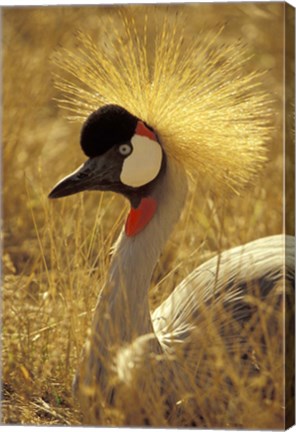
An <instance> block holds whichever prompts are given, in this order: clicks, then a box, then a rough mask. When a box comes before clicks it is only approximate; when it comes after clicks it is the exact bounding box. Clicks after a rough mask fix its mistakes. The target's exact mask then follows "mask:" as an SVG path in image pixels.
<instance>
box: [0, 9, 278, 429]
mask: <svg viewBox="0 0 296 432" xmlns="http://www.w3.org/2000/svg"><path fill="white" fill-rule="evenodd" d="M142 7H143V6H142ZM179 7H182V8H184V12H185V15H186V25H187V27H188V28H187V35H188V37H189V39H188V40H189V43H190V37H194V34H195V32H196V31H198V29H199V28H201V27H203V26H204V25H205V24H206V25H207V26H212V25H213V26H214V25H216V24H217V23H221V22H227V23H228V25H227V27H226V31H225V33H224V36H223V37H224V38H225V41H226V40H228V41H229V40H232V39H237V38H242V39H244V40H245V41H246V43H247V45H248V48H249V49H250V51H251V52H252V54H253V60H252V63H251V65H252V64H253V65H254V67H256V69H258V68H259V69H264V70H268V72H267V73H266V75H265V82H264V85H265V88H266V91H267V92H269V93H270V94H271V95H272V98H273V99H274V109H275V112H276V116H275V120H274V123H275V125H274V126H275V128H274V133H273V134H272V136H271V139H270V143H269V148H268V158H269V162H268V163H267V164H266V167H265V168H264V172H263V173H262V175H261V176H259V177H258V179H257V180H256V183H255V184H252V185H250V186H249V189H248V190H247V191H245V192H244V194H242V196H240V197H235V198H233V199H232V200H231V201H230V202H228V203H227V204H225V203H224V201H223V200H222V199H219V197H215V199H214V198H213V196H212V195H210V193H209V192H207V188H206V185H199V189H198V190H194V191H193V193H192V194H191V198H190V200H189V201H188V208H187V211H186V212H184V214H183V216H182V219H181V221H180V224H179V225H178V226H177V227H176V229H175V231H174V233H173V235H172V237H171V239H170V241H169V243H168V245H167V246H166V248H165V250H164V252H163V255H162V257H161V260H160V262H159V263H158V265H157V268H156V271H155V273H154V276H153V281H152V286H151V292H150V300H151V308H152V309H153V308H154V307H155V306H156V305H158V304H159V303H160V302H161V301H162V299H164V298H165V297H166V296H167V294H168V293H169V292H171V290H172V289H173V287H174V286H176V285H177V283H178V282H179V281H180V280H182V279H183V277H184V276H185V275H186V274H188V272H189V271H190V270H192V269H193V268H195V267H196V266H197V265H199V264H200V263H202V262H203V261H204V260H205V259H206V258H208V257H210V256H212V255H213V253H215V252H216V251H219V250H223V249H226V248H228V247H231V246H235V245H239V244H242V243H245V242H247V241H249V240H252V239H255V238H259V237H263V236H266V235H271V234H275V233H280V232H282V225H283V202H282V186H283V185H282V175H283V172H282V166H283V150H282V139H283V137H282V129H283V117H282V115H283V113H282V106H283V76H282V72H283V63H282V61H283V14H284V5H283V4H252V3H249V4H240V3H237V4H200V5H198V4H197V5H190V6H189V5H188V6H186V7H185V6H171V7H170V13H174V11H175V10H176V9H178V8H179ZM138 8H141V6H138ZM160 9H161V7H160ZM135 10H136V7H135ZM112 11H113V9H112V8H111V7H80V8H75V7H58V8H56V7H46V8H44V7H43V8H40V7H39V8H31V7H30V8H14V9H4V10H3V32H4V33H3V74H4V83H3V115H4V116H3V120H4V121H3V125H4V129H3V168H4V171H3V172H4V174H3V177H4V181H3V202H4V211H3V215H4V223H3V236H4V254H3V272H4V278H3V279H4V289H3V304H4V307H3V326H2V338H3V342H2V343H3V349H2V356H3V404H2V409H3V413H2V415H3V419H2V420H3V422H5V423H22V424H51V425H54V424H56V425H57V424H65V425H77V424H81V421H82V420H81V419H82V417H81V413H80V412H79V407H78V406H77V405H76V403H75V401H73V398H72V395H71V382H72V377H73V375H74V372H75V370H76V367H77V363H78V360H79V356H80V352H81V349H82V347H83V343H84V340H85V339H86V335H87V330H88V328H89V326H90V323H91V318H92V311H93V308H94V306H95V303H96V298H97V295H98V292H99V289H100V286H101V285H102V281H103V280H104V277H105V274H106V270H107V268H108V263H109V251H110V248H111V245H112V244H113V242H114V240H115V239H116V236H117V234H118V232H119V228H120V226H121V224H122V222H123V220H124V215H125V212H126V208H127V207H126V204H125V201H124V200H123V199H122V198H121V197H118V196H114V195H113V194H104V195H102V194H100V193H85V194H84V195H83V196H82V195H77V196H74V197H69V198H67V199H66V200H64V201H62V202H54V203H50V202H48V199H47V194H48V192H49V190H50V189H51V187H52V186H53V184H54V183H55V182H56V181H57V180H58V179H59V178H61V177H62V176H63V175H65V174H67V173H68V172H70V171H71V170H73V169H74V168H76V167H77V166H78V165H79V164H80V163H81V162H82V161H83V160H84V157H83V155H82V153H81V151H80V148H79V145H78V141H79V129H80V124H79V123H77V124H76V123H69V122H68V121H67V120H66V118H65V117H66V115H67V113H65V112H64V111H62V110H60V109H59V108H58V104H57V102H56V100H55V99H57V98H60V97H61V94H60V93H59V91H58V90H56V89H55V87H54V85H53V82H52V73H53V71H54V66H53V63H52V61H51V57H52V55H53V53H54V52H55V51H56V50H58V49H59V48H60V46H65V47H67V48H69V49H72V50H75V44H76V39H75V33H76V31H77V30H80V31H82V32H85V33H87V32H89V33H91V34H92V36H93V37H98V38H99V37H100V22H101V20H104V19H105V17H106V16H108V15H109V14H112ZM138 11H139V13H140V12H141V10H140V9H138ZM274 318H275V320H279V322H280V320H281V316H278V317H274ZM279 327H280V326H279ZM281 336H282V329H280V328H279V329H278V333H277V334H276V335H275V336H274V339H273V340H272V341H271V342H272V344H276V343H277V341H278V340H279V339H278V338H279V337H281ZM205 342H206V335H205ZM212 355H213V356H214V357H215V352H213V353H212ZM221 358H222V359H224V361H225V358H224V357H223V356H222V357H221ZM281 362H282V352H281V350H280V349H279V351H278V356H277V358H275V359H270V361H269V363H266V365H265V369H264V373H262V374H260V377H259V378H258V379H257V381H256V380H255V381H254V380H253V381H252V382H250V386H253V389H254V395H255V396H254V399H253V400H252V399H250V398H243V399H242V400H243V405H242V406H241V410H240V412H241V417H240V418H238V417H237V412H238V409H237V408H238V407H234V408H235V409H233V412H235V413H236V414H235V416H234V415H232V412H231V410H230V411H229V410H228V412H227V414H225V412H224V411H223V407H222V406H221V405H220V406H219V405H217V406H216V409H215V405H212V404H209V405H206V404H205V402H203V403H204V405H202V404H201V405H200V406H201V409H202V407H203V408H204V410H203V412H202V414H201V415H200V417H199V421H200V423H199V425H200V426H205V427H219V426H220V427H222V426H223V424H225V427H228V426H229V427H239V426H241V425H244V426H245V427H256V428H259V427H260V426H261V427H272V428H280V427H282V426H283V415H284V413H283V406H282V404H283V393H282V392H283V387H282V381H281V379H282V363H281ZM221 367H223V368H225V369H226V370H227V364H225V363H223V365H222V366H221ZM246 383H247V381H246V379H244V377H242V380H241V382H237V389H239V391H243V388H244V385H246ZM275 388H276V390H274V389H275ZM215 391H216V392H217V393H215ZM219 391H220V390H219V387H217V388H215V387H212V388H211V389H210V390H209V394H208V395H207V397H208V399H212V400H213V401H215V400H216V399H217V398H218V396H219ZM135 394H136V393H135ZM246 394H247V393H246ZM262 394H264V395H265V396H262ZM274 394H276V397H275V396H274ZM256 395H257V396H256ZM230 396H231V395H229V397H230ZM142 397H143V398H144V397H145V395H142ZM143 403H144V402H143ZM233 404H234V405H235V398H234V399H233ZM256 404H257V405H256ZM190 409H191V408H190V403H189V402H188V403H187V405H186V407H185V409H184V408H183V407H182V406H181V407H179V409H178V410H176V412H174V413H173V415H172V417H171V421H170V422H169V423H165V421H164V419H163V417H161V414H160V413H157V412H156V411H155V412H154V416H155V417H153V414H151V418H150V424H154V425H157V424H158V425H165V424H166V425H186V426H188V425H190V424H188V421H189V420H188V419H190V416H187V415H185V414H186V413H187V414H188V412H190ZM184 413H185V414H184ZM250 413H252V414H250ZM157 414H159V415H158V417H157ZM193 417H194V416H193ZM106 418H107V420H106V421H108V424H122V423H124V422H125V421H126V419H125V417H124V407H123V408H122V412H120V411H116V412H112V411H111V412H110V413H109V412H108V415H107V416H106ZM201 418H202V420H201ZM156 419H158V420H156ZM162 420H163V423H162ZM139 421H140V420H139ZM129 422H130V423H131V424H135V423H137V419H129Z"/></svg>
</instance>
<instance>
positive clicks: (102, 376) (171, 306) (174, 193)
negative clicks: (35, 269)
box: [49, 8, 294, 427]
mask: <svg viewBox="0 0 296 432" xmlns="http://www.w3.org/2000/svg"><path fill="white" fill-rule="evenodd" d="M156 10H157V8H150V9H149V10H148V9H147V8H146V9H145V11H146V13H145V14H143V16H142V21H141V22H142V25H139V24H138V23H137V20H136V18H135V15H134V14H133V13H132V12H131V11H133V10H131V9H129V8H124V9H119V11H118V12H117V13H113V14H112V15H111V17H110V20H111V21H110V22H111V23H113V24H114V25H112V28H113V29H114V37H111V36H110V34H109V33H108V32H107V30H106V31H102V36H101V39H102V41H103V42H104V43H103V42H102V43H101V44H100V43H99V44H95V43H94V42H93V41H92V40H91V39H90V38H89V37H88V36H86V35H84V34H80V36H79V38H80V39H79V40H80V44H81V45H80V48H79V50H80V54H81V55H80V56H79V55H78V54H77V52H76V53H72V52H70V51H67V50H62V51H61V52H59V53H58V54H57V55H56V57H55V62H56V64H58V66H59V67H60V69H61V70H62V71H63V73H64V72H65V71H66V72H67V74H68V77H66V78H65V77H64V76H63V74H62V75H60V74H59V75H57V76H56V82H57V87H58V88H59V89H61V90H62V91H63V92H64V94H66V98H64V99H63V101H62V105H64V106H66V107H67V108H68V109H69V108H70V110H72V111H73V113H74V114H73V115H74V116H76V117H75V118H79V119H81V118H82V119H83V124H82V128H81V134H80V145H81V149H82V151H83V152H84V154H85V156H86V157H87V160H86V161H85V162H84V163H83V165H82V166H80V167H79V168H78V169H77V170H76V171H74V172H73V173H71V174H70V175H68V176H66V177H65V178H63V179H62V180H60V181H59V182H58V183H57V185H56V186H55V187H54V188H53V189H52V191H51V192H50V194H49V197H50V198H51V199H57V198H62V197H66V196H69V195H72V194H76V193H80V192H83V191H90V190H91V191H111V192H114V193H117V194H121V195H123V196H124V197H125V198H126V199H127V200H128V202H129V204H130V209H129V212H128V214H127V217H126V221H125V224H124V226H123V227H122V230H121V232H120V235H119V237H118V239H117V241H116V243H115V245H114V248H113V251H112V258H111V262H110V268H109V271H108V275H107V277H106V281H105V282H104V284H103V287H102V289H101V290H100V293H99V296H98V301H97V305H96V308H95V312H94V316H93V323H92V327H91V331H90V336H89V339H88V341H87V343H86V345H85V347H84V350H83V354H82V357H81V358H82V360H81V363H80V365H79V366H78V370H77V374H76V377H75V380H74V392H75V395H76V397H77V399H78V400H79V403H80V406H81V409H82V412H83V416H84V424H110V423H108V422H109V421H110V419H109V417H108V416H110V412H111V411H112V410H115V411H114V412H115V413H117V414H116V415H117V416H118V420H117V421H118V424H120V422H122V424H130V425H152V426H168V425H172V424H173V425H179V426H180V425H181V426H184V425H185V426H199V427H202V426H205V425H206V426H207V427H223V425H224V426H225V427H227V426H228V425H231V426H232V427H234V426H243V427H246V426H247V425H248V423H243V424H240V421H239V419H238V412H241V410H242V404H243V401H244V398H246V397H247V395H250V394H252V392H254V388H253V389H251V390H248V389H247V388H245V387H244V386H242V384H240V383H239V382H237V380H236V378H235V377H236V376H242V377H245V379H249V380H251V379H254V380H255V379H256V378H258V377H259V375H260V371H261V370H264V367H263V366H262V358H265V357H266V358H269V356H270V355H272V351H271V353H269V354H268V352H267V350H268V349H271V348H270V343H271V342H270V341H272V340H274V339H273V337H274V334H277V332H278V331H279V329H278V327H277V324H276V323H275V322H273V321H272V317H274V316H276V314H277V313H280V310H281V307H282V304H283V286H285V285H287V286H290V285H291V286H293V283H294V282H293V280H294V241H293V238H292V237H289V236H285V235H284V234H279V235H273V236H270V237H265V238H261V239H257V240H254V241H252V242H250V243H247V244H245V245H241V246H237V247H234V248H232V249H230V250H226V251H223V252H219V253H218V254H217V255H216V256H214V257H212V258H211V259H210V260H208V261H206V262H204V263H203V264H201V265H200V266H199V267H197V268H196V269H194V270H193V271H192V272H191V273H190V274H189V275H188V276H187V277H185V279H184V280H183V281H182V282H180V283H179V284H178V285H177V287H176V288H175V289H174V290H173V292H172V293H171V294H170V295H169V296H168V297H167V299H166V300H165V301H164V302H163V303H162V304H160V305H159V306H158V307H157V308H156V309H155V310H154V311H153V312H151V311H150V308H149V298H148V294H149V288H150V285H151V278H152V275H153V272H154V269H155V266H156V264H157V262H158V260H159V257H160V254H161V252H162V250H163V248H164V246H165V244H166V243H167V241H168V239H169V237H170V234H171V232H172V230H173V228H174V226H175V225H176V223H177V222H178V220H179V218H180V215H181V213H182V210H183V208H184V206H185V203H186V199H187V195H188V184H189V183H190V182H191V181H193V180H196V181H197V182H199V181H202V179H203V178H205V179H209V180H208V181H209V182H210V180H211V182H210V183H211V187H214V188H216V189H215V190H216V191H219V193H221V194H222V195H223V194H225V196H226V197H227V195H228V194H229V193H235V192H236V191H237V190H238V189H239V188H240V187H243V186H245V185H246V184H247V183H248V182H249V181H250V180H251V179H252V178H253V177H254V175H255V174H256V173H257V171H259V170H260V169H261V168H262V165H263V164H264V162H265V160H266V144H267V142H268V139H269V135H270V131H271V118H272V108H271V100H270V96H269V95H267V93H266V92H265V91H264V89H262V84H261V81H260V80H261V78H262V76H263V72H260V71H255V72H254V71H248V68H247V67H246V63H247V61H248V59H249V57H248V56H247V55H246V52H247V51H246V48H245V47H244V45H243V44H242V43H241V41H234V42H233V41H232V42H229V43H228V44H227V43H225V42H224V41H222V40H223V38H222V36H221V35H222V34H223V26H222V27H220V28H219V29H217V28H215V29H214V30H211V31H206V30H204V31H201V32H200V34H199V35H198V36H196V38H193V39H190V40H189V41H188V40H187V39H188V35H187V34H186V32H185V31H184V25H183V24H184V21H183V20H182V17H181V16H180V15H179V14H172V15H170V14H169V13H166V14H161V13H160V14H157V13H156ZM106 41H107V43H106ZM152 41H155V42H152ZM186 41H187V42H186ZM69 75H70V78H69ZM71 79H72V81H71ZM75 80H76V82H75V85H74V84H73V82H74V81H75ZM77 80H78V82H79V83H80V88H78V87H77ZM209 177H210V178H209ZM192 179H193V180H192ZM284 255H285V258H286V260H285V264H284V265H283V256H284ZM289 284H290V285H289ZM262 316H263V317H265V318H266V323H267V322H271V323H272V324H271V325H270V328H268V329H266V328H264V329H263V327H264V326H260V325H259V323H260V322H261V321H262ZM256 342H257V345H256ZM255 347H257V348H255ZM258 347H259V348H258ZM278 349H280V348H278V347H277V348H276V350H278ZM266 361H267V360H266ZM225 362H227V363H228V362H229V363H230V364H231V365H233V368H234V369H235V368H237V374H238V375H235V374H233V375H231V374H229V373H227V374H223V370H224V368H225ZM258 379H259V378H258ZM242 382H245V381H242ZM217 385H218V386H221V390H220V391H218V392H217V395H218V396H216V395H215V396H213V395H212V393H211V391H212V389H213V386H214V387H215V386H217ZM248 391H251V393H248ZM229 395H235V396H234V400H233V397H232V400H231V402H230V397H229ZM217 398H218V399H217ZM251 399H252V398H251ZM250 403H251V402H250ZM256 403H257V399H256V397H254V406H255V405H256ZM221 407H224V408H223V409H222V408H221ZM221 409H222V411H223V412H222V411H221V413H220V414H219V410H221ZM225 410H226V411H227V412H228V414H229V418H235V419H237V420H236V421H237V423H235V422H233V421H231V420H229V419H228V416H227V415H226V414H225V412H224V411H225ZM215 411H216V413H215V414H216V419H218V418H219V420H212V419H213V416H212V413H213V412H215ZM247 417H249V415H248V413H246V415H245V416H244V418H247ZM262 418H263V419H265V420H266V422H267V423H264V421H265V420H262V422H263V423H264V426H266V425H268V415H267V416H265V417H264V415H262ZM108 419H109V420H108ZM219 422H220V423H219ZM223 422H224V423H223ZM225 422H226V423H225ZM249 424H251V423H249Z"/></svg>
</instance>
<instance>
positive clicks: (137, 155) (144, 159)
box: [120, 135, 162, 187]
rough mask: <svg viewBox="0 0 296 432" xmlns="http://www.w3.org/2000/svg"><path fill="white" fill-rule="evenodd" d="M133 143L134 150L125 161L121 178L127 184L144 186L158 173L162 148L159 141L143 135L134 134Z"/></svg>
mask: <svg viewBox="0 0 296 432" xmlns="http://www.w3.org/2000/svg"><path fill="white" fill-rule="evenodd" d="M131 143H132V146H133V151H132V153H131V154H130V156H128V157H127V158H126V159H125V160H124V162H123V165H122V171H121V174H120V180H121V182H122V183H123V184H125V185H127V186H131V187H140V186H144V185H145V184H147V183H149V182H151V181H152V180H154V179H155V178H156V176H157V175H158V173H159V171H160V167H161V162H162V150H161V147H160V144H159V143H158V142H157V141H154V140H151V139H150V138H148V137H146V136H142V135H134V137H133V138H132V140H131Z"/></svg>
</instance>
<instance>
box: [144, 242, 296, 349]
mask: <svg viewBox="0 0 296 432" xmlns="http://www.w3.org/2000/svg"><path fill="white" fill-rule="evenodd" d="M294 243H295V238H294V237H291V236H284V235H275V236H271V237H266V238H262V239H259V240H255V241H252V242H250V243H248V244H246V245H243V246H239V247H235V248H233V249H230V250H227V251H225V252H222V253H221V254H220V255H218V256H216V257H214V258H212V259H210V260H208V261H207V262H205V263H204V264H202V265H201V266H199V267H198V268H196V269H195V270H194V271H193V272H192V273H190V274H189V275H188V276H187V277H186V278H185V279H184V280H183V281H182V282H181V283H180V284H179V285H178V286H177V287H176V288H175V290H174V291H173V292H172V294H171V295H170V296H169V297H168V298H167V299H166V300H165V301H164V302H163V303H162V304H161V305H160V306H159V307H158V308H157V309H156V310H155V311H154V313H153V315H152V320H153V325H154V329H155V332H156V334H157V336H158V338H159V340H160V342H161V343H162V344H164V346H169V345H170V343H171V341H172V339H173V340H174V345H175V344H176V343H177V342H178V341H179V342H182V341H184V340H185V339H186V338H188V337H189V336H190V335H191V334H192V331H196V330H198V329H199V331H202V329H203V328H204V327H205V326H206V324H207V323H206V322H205V319H208V317H209V315H211V314H212V320H215V319H216V318H218V315H221V313H222V312H224V311H225V312H227V311H230V310H231V315H227V314H226V315H225V318H223V319H224V321H225V320H230V319H232V320H233V321H236V322H238V323H243V322H244V321H246V320H248V319H249V317H250V316H251V315H252V310H253V309H254V308H253V305H254V301H255V300H256V299H265V298H266V297H267V296H269V295H270V294H272V293H273V291H275V289H276V288H277V292H278V291H279V290H280V291H281V293H282V292H283V286H284V284H283V283H282V284H280V286H279V281H283V278H286V279H288V280H290V281H292V280H294V272H295V267H294V250H295V249H294ZM251 298H252V299H253V300H250V299H251ZM254 299H255V300H254ZM252 302H253V303H252ZM254 307H255V306H254ZM221 308H222V309H221ZM215 314H216V315H217V316H215ZM221 325H222V324H221V323H220V326H221ZM223 325H224V324H223Z"/></svg>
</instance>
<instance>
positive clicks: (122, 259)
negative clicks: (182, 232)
mask: <svg viewBox="0 0 296 432" xmlns="http://www.w3.org/2000/svg"><path fill="white" fill-rule="evenodd" d="M186 194H187V179H186V174H185V171H184V170H183V168H182V167H181V166H180V165H179V164H177V163H176V162H174V161H168V163H167V168H166V172H165V174H164V175H163V177H162V178H161V179H160V181H159V182H158V184H157V186H156V187H155V189H154V191H153V193H151V197H153V198H154V199H155V200H156V201H157V203H158V208H157V211H156V213H155V215H154V216H153V218H152V219H151V221H150V222H149V224H148V225H147V226H146V227H145V228H144V230H143V231H142V232H140V233H139V234H137V235H136V236H134V237H127V236H126V234H125V232H124V230H123V231H122V232H121V234H120V236H119V239H118V241H117V244H116V246H115V250H114V254H113V257H112V261H111V265H110V271H109V275H108V279H107V281H106V284H105V286H104V289H103V291H102V294H101V296H100V298H99V301H98V304H97V309H96V313H95V315H96V316H97V319H98V320H100V322H101V324H103V323H102V320H103V321H104V324H103V328H101V335H100V337H101V338H103V339H105V342H106V345H109V346H110V343H111V344H113V343H114V344H118V343H125V342H131V341H132V340H133V339H134V338H135V337H137V336H140V335H144V334H147V333H153V326H152V322H151V317H150V311H149V303H148V290H149V286H150V282H151V277H152V273H153V271H154V268H155V265H156V263H157V261H158V259H159V256H160V253H161V251H162V249H163V248H164V246H165V243H166V241H167V239H168V237H169V236H170V233H171V231H172V229H173V226H174V225H175V223H176V222H177V221H178V219H179V217H180V214H181V211H182V208H183V206H184V202H185V198H186ZM97 330H98V329H97Z"/></svg>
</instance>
